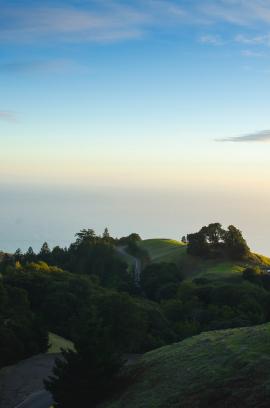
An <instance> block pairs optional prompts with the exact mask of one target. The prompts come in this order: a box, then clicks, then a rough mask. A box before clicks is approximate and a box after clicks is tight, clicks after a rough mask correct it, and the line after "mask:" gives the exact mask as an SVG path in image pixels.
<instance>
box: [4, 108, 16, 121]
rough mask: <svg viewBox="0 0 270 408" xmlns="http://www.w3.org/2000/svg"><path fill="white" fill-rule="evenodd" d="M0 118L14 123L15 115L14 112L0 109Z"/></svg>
mask: <svg viewBox="0 0 270 408" xmlns="http://www.w3.org/2000/svg"><path fill="white" fill-rule="evenodd" d="M0 120H4V121H6V122H11V123H16V122H17V116H16V114H15V113H14V112H10V111H0Z"/></svg>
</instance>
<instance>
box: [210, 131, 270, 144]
mask: <svg viewBox="0 0 270 408" xmlns="http://www.w3.org/2000/svg"><path fill="white" fill-rule="evenodd" d="M215 141H216V142H234V143H243V142H253V143H254V142H260V143H266V142H270V130H261V131H260V132H254V133H248V134H246V135H243V136H236V137H228V138H224V139H216V140H215Z"/></svg>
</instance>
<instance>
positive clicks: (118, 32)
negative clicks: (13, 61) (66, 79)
mask: <svg viewBox="0 0 270 408" xmlns="http://www.w3.org/2000/svg"><path fill="white" fill-rule="evenodd" d="M91 4H92V7H91ZM95 4H96V5H97V6H95V7H93V3H92V2H89V3H87V2H84V8H78V7H76V3H75V4H74V6H73V7H72V6H70V5H66V6H61V7H56V6H55V7H53V6H50V7H40V6H32V7H30V6H29V7H24V8H20V7H16V8H11V7H2V8H1V15H0V41H14V42H19V41H24V42H25V41H28V42H35V41H40V40H47V41H48V40H52V39H53V40H54V41H63V42H68V41H70V42H76V41H80V42H82V41H85V42H87V41H100V42H102V41H104V42H106V41H119V40H126V39H132V38H140V37H141V36H143V35H144V33H145V32H146V31H147V30H148V28H149V27H151V26H155V25H159V24H161V23H166V24H167V23H168V22H169V21H170V20H177V21H178V20H179V19H183V17H184V15H185V12H184V11H183V10H182V9H181V8H180V7H179V6H178V5H177V4H175V3H174V2H170V1H162V0H159V1H158V0H156V1H154V0H147V1H145V2H143V3H141V2H140V1H138V2H135V3H131V5H127V4H126V5H125V4H124V3H117V2H115V1H109V2H104V1H100V2H96V3H95ZM142 5H143V6H142Z"/></svg>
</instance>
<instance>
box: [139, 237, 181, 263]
mask: <svg viewBox="0 0 270 408" xmlns="http://www.w3.org/2000/svg"><path fill="white" fill-rule="evenodd" d="M139 246H140V247H141V248H143V249H145V250H146V251H147V252H148V255H149V257H150V260H151V261H152V262H178V260H179V259H180V258H181V256H183V255H185V253H186V245H184V244H183V243H182V242H180V241H176V240H173V239H158V238H156V239H145V240H144V241H140V242H139Z"/></svg>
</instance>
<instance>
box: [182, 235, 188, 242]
mask: <svg viewBox="0 0 270 408" xmlns="http://www.w3.org/2000/svg"><path fill="white" fill-rule="evenodd" d="M181 242H183V244H186V243H187V238H186V237H185V235H183V236H182V238H181Z"/></svg>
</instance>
